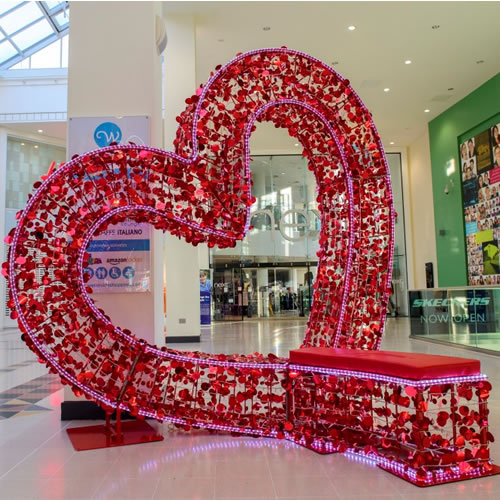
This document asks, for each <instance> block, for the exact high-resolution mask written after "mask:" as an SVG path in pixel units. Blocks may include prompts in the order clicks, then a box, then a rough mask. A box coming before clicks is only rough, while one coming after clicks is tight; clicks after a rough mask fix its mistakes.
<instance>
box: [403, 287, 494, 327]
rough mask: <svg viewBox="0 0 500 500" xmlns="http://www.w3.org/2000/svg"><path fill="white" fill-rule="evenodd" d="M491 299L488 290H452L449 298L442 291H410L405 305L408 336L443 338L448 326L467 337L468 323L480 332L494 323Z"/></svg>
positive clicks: (491, 296) (447, 293) (447, 294)
mask: <svg viewBox="0 0 500 500" xmlns="http://www.w3.org/2000/svg"><path fill="white" fill-rule="evenodd" d="M450 295H451V294H450ZM493 299H494V296H493V295H492V294H491V293H490V291H488V290H462V291H460V292H459V291H458V290H453V296H452V297H449V292H447V291H445V290H421V291H412V292H410V301H409V302H410V305H411V308H410V317H411V329H412V335H413V334H417V335H418V334H419V333H421V334H424V333H425V334H444V333H447V332H448V329H449V328H450V326H451V325H453V331H454V332H456V333H461V332H462V333H467V332H468V331H469V330H468V329H470V325H471V324H472V323H474V324H475V325H476V327H475V328H479V325H483V326H481V330H482V329H483V328H486V327H487V324H488V323H489V322H491V321H494V311H493V310H492V306H493V302H494V300H493ZM493 309H494V308H493ZM459 325H463V327H459Z"/></svg>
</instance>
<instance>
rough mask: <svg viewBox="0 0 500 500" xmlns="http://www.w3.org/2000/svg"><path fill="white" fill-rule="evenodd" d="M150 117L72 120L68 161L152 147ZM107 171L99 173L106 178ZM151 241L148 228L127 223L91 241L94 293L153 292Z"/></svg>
mask: <svg viewBox="0 0 500 500" xmlns="http://www.w3.org/2000/svg"><path fill="white" fill-rule="evenodd" d="M149 136H150V134H149V118H148V117H147V116H124V117H121V118H117V117H109V116H108V117H81V118H80V117H76V118H70V119H69V125H68V158H71V157H72V156H73V155H75V154H83V153H86V152H88V151H92V150H94V149H98V148H102V147H106V146H109V145H110V144H111V143H112V142H116V143H119V144H128V143H129V142H133V143H134V144H139V145H142V144H149ZM105 175H106V171H101V172H96V176H105ZM151 238H152V230H151V227H150V226H149V225H148V224H138V223H136V222H133V221H125V222H123V223H120V224H115V225H110V226H109V227H108V229H107V230H105V231H103V232H102V233H100V234H99V235H98V236H96V237H95V238H93V239H92V241H91V242H90V244H89V247H88V249H87V250H88V252H89V253H90V255H91V259H90V265H89V267H87V268H86V272H87V273H88V274H89V275H90V280H89V281H88V285H89V286H90V287H92V289H93V291H94V293H124V292H148V291H150V290H151Z"/></svg>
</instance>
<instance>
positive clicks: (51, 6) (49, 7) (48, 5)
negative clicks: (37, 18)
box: [42, 2, 66, 10]
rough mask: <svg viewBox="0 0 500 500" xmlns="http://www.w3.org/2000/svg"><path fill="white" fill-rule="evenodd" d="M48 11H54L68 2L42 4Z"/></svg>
mask: <svg viewBox="0 0 500 500" xmlns="http://www.w3.org/2000/svg"><path fill="white" fill-rule="evenodd" d="M42 3H43V4H44V5H45V6H46V7H47V10H52V9H53V8H54V7H59V6H60V5H64V4H65V3H66V2H42Z"/></svg>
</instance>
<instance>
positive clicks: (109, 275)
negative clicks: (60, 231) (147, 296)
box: [86, 221, 151, 293]
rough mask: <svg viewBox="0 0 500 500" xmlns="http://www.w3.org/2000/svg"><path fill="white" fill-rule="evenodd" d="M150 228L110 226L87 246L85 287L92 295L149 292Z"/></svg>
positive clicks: (127, 222)
mask: <svg viewBox="0 0 500 500" xmlns="http://www.w3.org/2000/svg"><path fill="white" fill-rule="evenodd" d="M150 243H151V226H150V225H149V224H139V223H137V222H133V221H126V222H122V223H121V224H117V225H114V226H109V228H108V229H107V230H106V231H103V232H102V233H101V234H100V235H99V236H96V237H95V238H94V239H93V240H92V241H91V242H90V244H89V246H88V249H87V251H88V252H89V253H90V255H91V259H90V266H89V267H87V268H86V272H87V273H88V274H90V280H89V281H88V282H87V284H88V285H89V286H90V287H92V289H93V291H94V292H98V293H99V292H101V293H116V292H118V293H120V292H148V291H150V289H151V286H150V285H151V248H150V246H151V245H150Z"/></svg>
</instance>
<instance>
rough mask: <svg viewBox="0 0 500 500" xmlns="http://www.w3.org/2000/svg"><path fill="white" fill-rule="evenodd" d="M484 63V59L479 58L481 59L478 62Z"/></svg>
mask: <svg viewBox="0 0 500 500" xmlns="http://www.w3.org/2000/svg"><path fill="white" fill-rule="evenodd" d="M483 63H484V59H479V61H476V64H483Z"/></svg>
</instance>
